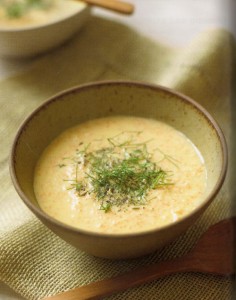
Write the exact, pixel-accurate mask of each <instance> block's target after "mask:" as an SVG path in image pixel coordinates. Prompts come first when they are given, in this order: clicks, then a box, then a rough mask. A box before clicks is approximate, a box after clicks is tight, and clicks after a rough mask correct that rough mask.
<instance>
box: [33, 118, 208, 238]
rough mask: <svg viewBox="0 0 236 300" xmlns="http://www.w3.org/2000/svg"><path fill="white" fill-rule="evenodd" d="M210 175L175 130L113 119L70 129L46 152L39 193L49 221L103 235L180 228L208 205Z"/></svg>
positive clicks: (37, 182)
mask: <svg viewBox="0 0 236 300" xmlns="http://www.w3.org/2000/svg"><path fill="white" fill-rule="evenodd" d="M206 181H207V172H206V167H205V165H204V160H203V158H202V156H201V154H200V152H199V151H198V149H197V148H196V147H195V146H194V144H193V143H192V142H191V141H190V140H189V139H188V138H187V137H186V136H185V135H184V134H182V133H181V132H179V131H177V130H176V129H174V128H173V127H171V126H169V125H167V124H165V123H162V122H159V121H156V120H152V119H146V118H139V117H126V116H117V117H107V118H101V119H95V120H91V121H88V122H85V123H83V124H80V125H78V126H76V127H73V128H70V129H68V130H66V131H64V132H63V133H62V134H61V135H59V136H58V137H57V138H56V139H55V140H54V141H53V142H52V143H51V144H50V145H49V146H48V147H47V148H46V150H45V151H44V152H43V154H42V156H41V158H40V159H39V161H38V164H37V166H36V169H35V177H34V190H35V195H36V198H37V200H38V203H39V205H40V207H41V208H42V210H44V211H45V212H46V213H47V214H49V215H50V216H52V217H54V218H55V219H58V220H60V221H61V222H64V223H66V224H69V225H71V226H73V227H76V228H80V229H85V230H89V231H94V232H103V233H129V232H140V231H144V230H149V229H153V228H157V227H162V226H165V225H167V224H170V223H173V222H176V221H177V220H179V219H181V218H183V217H184V216H186V215H187V214H189V213H190V212H191V211H192V210H193V209H195V208H196V207H198V206H199V205H200V204H201V203H202V201H203V194H204V191H205V189H206Z"/></svg>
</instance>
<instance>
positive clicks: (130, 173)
mask: <svg viewBox="0 0 236 300" xmlns="http://www.w3.org/2000/svg"><path fill="white" fill-rule="evenodd" d="M123 134H124V133H121V134H119V135H117V136H115V137H113V138H109V139H108V146H107V147H105V148H102V149H99V150H95V151H89V145H88V146H86V147H83V149H82V150H81V151H80V150H78V149H77V150H76V157H74V158H73V159H72V160H73V161H75V164H76V166H75V168H76V169H75V173H76V174H75V179H74V180H73V182H72V184H71V186H70V189H74V190H75V191H76V192H77V193H78V195H79V196H84V195H86V194H87V193H89V194H94V195H95V197H96V199H97V200H98V201H99V202H100V204H101V205H100V209H101V210H104V212H109V211H110V210H111V209H112V207H114V206H116V207H117V206H119V207H122V206H123V207H124V206H126V205H127V206H132V207H133V208H134V209H138V208H140V207H141V206H144V205H146V204H147V202H148V193H149V192H150V191H151V190H154V189H158V188H163V187H166V186H169V185H172V184H173V182H172V181H171V180H170V172H168V171H164V170H163V169H162V168H160V167H159V166H158V165H157V163H155V162H154V161H153V160H152V155H151V153H149V152H148V148H147V143H148V141H147V142H144V143H135V139H134V136H136V135H138V134H140V132H136V133H134V132H132V134H130V135H131V136H130V138H129V139H125V140H122V135H123ZM126 135H127V132H126ZM79 166H80V167H81V166H82V167H83V170H84V172H85V177H84V179H83V180H79V179H78V172H79Z"/></svg>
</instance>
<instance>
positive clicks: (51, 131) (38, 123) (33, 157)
mask: <svg viewBox="0 0 236 300" xmlns="http://www.w3.org/2000/svg"><path fill="white" fill-rule="evenodd" d="M117 115H122V116H138V117H144V118H151V119H156V120H159V121H162V122H165V123H167V124H169V125H171V126H173V127H174V128H176V129H177V130H179V131H181V132H182V133H183V134H185V135H186V136H187V138H189V139H190V140H191V141H192V142H193V143H194V144H195V145H196V147H197V148H198V149H199V150H200V152H201V154H202V156H203V158H204V161H205V165H206V169H207V184H206V191H205V194H204V200H203V201H202V202H201V204H200V205H199V206H198V207H196V208H194V209H193V210H192V211H191V212H190V213H189V214H187V215H186V216H184V217H183V218H181V219H180V220H177V221H176V222H174V223H171V224H167V225H166V226H163V227H160V228H154V229H151V230H145V231H140V232H133V233H132V232H131V233H120V234H119V233H116V234H111V233H97V232H92V231H89V230H84V229H77V228H74V227H72V226H69V225H67V224H64V223H62V222H60V221H58V220H56V219H55V218H53V217H51V216H49V215H48V214H47V213H45V212H44V211H43V210H42V209H41V208H40V206H39V205H38V202H37V199H36V197H35V193H34V185H33V183H34V171H35V166H36V163H37V161H38V159H39V157H40V155H41V154H42V152H43V151H44V149H45V148H46V147H47V145H49V144H50V143H51V142H52V140H53V139H55V138H56V137H57V136H58V135H59V134H60V133H61V132H62V131H64V130H66V129H68V128H70V127H72V126H75V125H77V124H80V123H82V122H85V121H87V120H92V119H95V118H101V117H106V116H117ZM226 169H227V149H226V143H225V138H224V136H223V133H222V131H221V129H220V127H219V126H218V125H217V123H216V121H215V120H214V119H213V118H212V117H211V115H210V114H209V113H208V112H207V111H206V110H205V109H204V108H203V107H202V106H200V105H199V104H198V103H196V102H195V101H194V100H192V99H190V98H189V97H186V96H184V95H182V94H180V93H177V92H175V91H173V90H170V89H168V88H164V87H161V86H156V85H150V84H144V83H138V82H122V81H118V82H112V81H108V82H100V83H91V84H86V85H82V86H78V87H74V88H72V89H70V90H66V91H63V92H62V93H60V94H58V95H56V96H54V97H52V98H51V99H49V100H47V101H45V102H44V103H43V104H42V105H41V106H40V107H38V108H37V109H36V110H35V111H34V112H32V113H31V115H30V116H28V118H27V119H26V120H25V121H24V122H23V124H22V125H21V126H20V128H19V130H18V132H17V134H16V137H15V140H14V143H13V147H12V152H11V160H10V173H11V177H12V181H13V184H14V186H15V189H16V191H17V192H18V194H19V196H20V198H21V199H22V200H23V202H24V203H25V204H26V205H27V206H28V208H29V209H30V210H31V211H32V212H33V213H34V214H35V215H36V216H37V217H38V218H39V219H40V220H41V221H42V222H43V223H44V224H45V225H46V226H47V227H48V228H50V229H51V230H52V231H53V232H54V233H55V234H56V235H58V236H59V237H61V238H62V239H63V240H65V241H67V242H68V243H70V244H71V245H73V246H75V247H77V248H78V249H81V250H82V251H84V252H87V253H89V254H92V255H94V256H98V257H103V258H112V259H121V258H122V259H123V258H132V257H138V256H142V255H146V254H148V253H151V252H153V251H155V250H157V249H159V248H161V247H163V246H165V245H167V244H168V243H170V242H171V241H173V240H174V239H176V238H177V237H178V236H180V235H181V234H183V233H184V232H185V231H186V230H187V229H188V228H189V227H190V226H191V225H193V223H194V222H195V221H196V220H197V218H198V217H199V216H200V215H201V214H202V213H203V212H204V211H205V209H206V208H207V207H208V206H209V204H210V203H211V202H212V201H213V199H214V198H215V197H216V195H217V193H218V192H219V190H220V188H221V186H222V184H223V182H224V178H225V175H226Z"/></svg>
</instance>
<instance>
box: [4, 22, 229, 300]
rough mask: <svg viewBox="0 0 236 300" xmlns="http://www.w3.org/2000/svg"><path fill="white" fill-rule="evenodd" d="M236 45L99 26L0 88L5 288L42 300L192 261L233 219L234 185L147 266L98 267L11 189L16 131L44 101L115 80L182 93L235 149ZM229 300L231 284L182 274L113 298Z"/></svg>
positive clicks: (211, 37)
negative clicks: (177, 260)
mask: <svg viewBox="0 0 236 300" xmlns="http://www.w3.org/2000/svg"><path fill="white" fill-rule="evenodd" d="M233 44H234V40H233V38H232V36H231V35H230V34H229V33H228V32H226V31H223V30H210V31H207V32H204V33H202V34H200V35H199V36H198V37H197V38H196V39H195V40H194V41H193V42H192V43H191V44H189V45H187V46H186V47H184V48H181V49H180V48H179V49H174V48H171V47H169V46H167V45H163V44H158V43H156V42H153V41H151V40H149V39H147V38H145V37H143V36H140V35H139V34H138V33H136V32H134V31H133V30H132V29H130V28H128V27H126V26H124V25H121V24H118V23H114V22H112V21H109V20H106V19H101V18H98V17H97V18H96V17H93V18H91V19H90V20H89V22H88V23H87V24H86V26H85V27H84V28H83V29H82V31H81V32H80V33H78V35H77V36H75V37H74V38H73V39H72V40H71V41H69V42H68V43H67V44H65V45H64V46H63V47H61V48H59V49H57V50H56V51H53V52H51V53H49V54H47V55H45V56H42V57H41V58H39V59H38V60H37V62H36V63H35V64H34V65H33V67H32V68H31V69H30V70H27V71H26V72H25V73H24V74H21V75H19V76H16V77H12V78H9V79H6V80H4V81H2V82H0V136H1V151H0V166H1V168H0V182H1V186H0V189H1V196H0V278H1V279H2V280H3V281H4V282H5V283H6V284H8V285H9V286H10V287H11V288H13V289H14V290H15V291H17V292H18V293H20V294H21V295H22V296H23V297H25V298H27V299H32V300H36V299H40V298H42V297H45V296H47V295H52V294H56V293H58V292H60V291H64V290H68V289H71V288H73V287H75V286H81V285H84V284H87V283H90V282H92V281H95V280H99V279H103V278H106V277H111V276H114V275H117V274H119V273H122V272H125V271H128V270H131V269H135V268H137V267H138V266H141V265H148V264H152V263H155V262H158V261H162V260H166V259H171V258H174V257H177V256H180V255H183V254H184V253H186V252H187V251H188V250H189V249H190V248H191V247H192V246H193V244H194V243H195V242H196V240H197V238H198V237H199V236H200V234H201V233H202V232H203V231H205V230H206V228H207V227H208V226H210V225H211V224H213V223H215V222H217V221H219V220H221V219H224V218H226V217H228V216H230V215H231V214H232V210H231V204H230V195H229V184H228V180H227V181H226V182H225V184H224V186H223V188H222V190H221V192H220V194H219V195H218V196H217V198H216V199H215V201H214V202H213V203H212V205H211V206H210V207H209V208H208V209H207V211H206V212H205V213H204V215H203V216H202V217H201V218H200V219H199V220H198V221H197V223H196V224H195V225H194V226H193V227H192V228H190V229H189V230H188V232H187V233H186V234H184V235H183V236H181V237H180V238H179V239H178V240H177V241H175V242H173V243H172V244H171V245H169V246H167V247H165V248H164V249H162V250H160V251H157V252H156V253H153V254H151V255H149V256H146V257H144V258H140V259H134V260H122V261H109V260H104V259H99V258H95V257H92V256H89V255H87V254H85V253H82V252H81V251H79V250H77V249H75V248H73V247H72V246H70V245H68V244H67V243H65V242H64V241H62V240H61V239H59V238H58V237H57V236H56V235H54V234H53V233H52V232H51V231H49V230H48V229H47V228H46V227H45V226H44V225H43V224H41V223H40V221H39V220H38V219H37V218H36V217H35V216H34V215H33V214H32V213H31V212H30V211H29V210H28V209H27V208H26V207H25V205H24V204H22V202H21V200H20V199H19V197H18V195H17V194H16V192H15V190H14V188H13V186H12V183H11V180H10V176H9V170H8V158H9V153H10V147H11V144H12V141H13V138H14V136H15V133H16V130H17V127H18V126H19V125H20V123H21V122H22V121H23V119H24V118H25V117H26V116H27V115H28V114H29V113H30V112H31V111H32V110H33V109H35V108H36V107H37V106H38V105H39V104H41V103H42V102H43V101H45V99H47V98H48V97H50V96H52V95H54V94H55V93H58V92H60V91H61V90H63V89H67V88H69V87H72V86H75V85H78V84H81V83H85V82H90V81H101V80H107V79H129V80H137V81H144V82H150V83H156V84H160V85H164V86H167V87H170V88H174V89H176V90H178V91H180V92H183V93H184V94H186V95H188V96H190V97H192V98H194V99H195V100H196V101H198V102H199V103H201V104H202V105H203V106H204V107H205V108H206V109H208V110H209V112H210V113H211V114H212V115H213V116H214V117H215V118H216V120H217V121H218V123H219V124H220V125H221V127H222V128H223V131H224V133H225V135H226V138H227V141H228V143H229V141H230V124H231V103H230V98H231V80H232V66H233V56H234V52H233V51H234V50H233V49H234V47H233ZM213 251H214V249H213ZM231 293H232V282H231V280H230V279H229V278H222V277H217V276H211V275H201V274H179V275H173V276H169V277H167V278H163V279H161V280H158V281H155V282H152V283H149V284H145V285H143V286H141V287H138V288H133V289H131V290H129V291H126V292H123V293H119V294H117V295H114V296H111V297H109V299H132V300H133V299H137V300H139V299H140V300H141V299H150V300H155V299H160V300H173V299H181V300H185V299H186V300H187V299H189V300H190V299H191V300H195V299H196V300H199V299H207V300H216V299H217V300H229V299H231V295H232V294H231Z"/></svg>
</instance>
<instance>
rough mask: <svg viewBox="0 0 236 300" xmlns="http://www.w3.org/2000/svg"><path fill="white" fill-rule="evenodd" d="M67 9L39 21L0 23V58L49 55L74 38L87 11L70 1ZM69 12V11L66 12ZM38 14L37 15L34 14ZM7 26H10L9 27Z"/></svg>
mask: <svg viewBox="0 0 236 300" xmlns="http://www.w3.org/2000/svg"><path fill="white" fill-rule="evenodd" d="M69 8H70V9H61V10H62V11H58V12H56V13H54V15H52V14H51V16H50V15H48V16H47V13H46V11H45V18H42V15H43V13H42V15H41V16H40V18H39V21H38V22H37V21H34V17H32V18H31V19H30V18H28V19H27V18H26V19H25V20H24V19H22V20H21V18H17V19H16V20H14V19H12V18H11V19H10V20H9V21H7V20H6V21H4V22H5V24H4V25H2V24H1V23H0V55H1V56H4V57H13V58H26V57H33V56H36V55H39V54H42V53H45V52H47V51H50V50H52V49H54V48H56V47H58V46H60V45H62V44H63V43H65V42H66V41H67V40H69V39H70V38H72V37H73V35H75V34H76V33H77V32H78V31H79V29H80V28H81V27H82V26H83V25H84V23H85V22H86V21H87V19H88V17H89V16H90V7H89V6H88V5H87V4H85V3H83V2H78V3H77V2H76V1H74V2H73V1H71V7H70V6H69ZM67 10H68V11H67ZM36 12H37V11H36ZM8 22H9V24H8Z"/></svg>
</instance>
